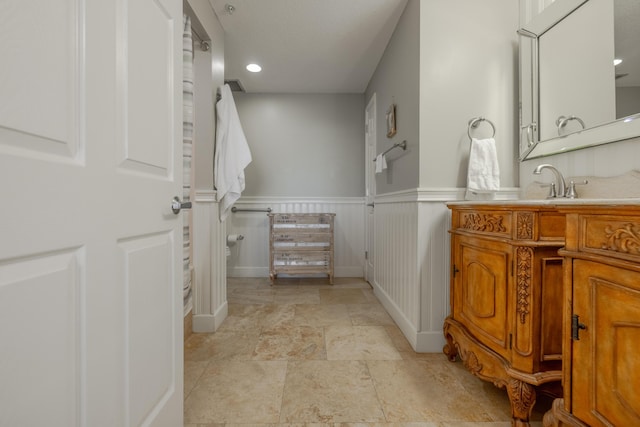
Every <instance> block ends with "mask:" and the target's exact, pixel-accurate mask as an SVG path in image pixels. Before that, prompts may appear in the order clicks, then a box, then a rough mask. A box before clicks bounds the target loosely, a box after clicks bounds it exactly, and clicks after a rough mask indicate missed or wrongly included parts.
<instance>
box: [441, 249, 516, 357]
mask: <svg viewBox="0 0 640 427" xmlns="http://www.w3.org/2000/svg"><path fill="white" fill-rule="evenodd" d="M458 238H459V239H460V245H459V246H460V252H459V256H460V260H459V261H457V262H456V265H459V266H460V267H459V270H460V271H459V272H458V273H457V276H456V280H457V281H456V286H459V287H460V290H461V291H460V292H457V293H456V295H458V297H457V298H458V300H456V301H455V302H454V316H455V318H456V319H460V321H461V322H462V323H463V324H464V325H465V326H466V327H467V328H468V329H469V331H470V332H471V333H472V334H474V335H476V336H478V339H481V340H482V342H484V343H486V344H487V345H488V346H489V347H490V348H491V349H492V350H494V351H496V352H497V353H499V354H500V355H502V356H503V357H505V358H506V359H507V360H510V354H509V351H508V332H509V330H510V328H509V316H508V313H509V307H510V304H509V303H508V295H509V292H508V289H507V283H508V275H507V274H508V266H509V262H510V252H509V248H508V247H502V246H501V245H499V244H492V243H490V242H482V244H481V245H476V244H475V241H474V240H473V239H469V240H466V239H464V238H461V237H458Z"/></svg>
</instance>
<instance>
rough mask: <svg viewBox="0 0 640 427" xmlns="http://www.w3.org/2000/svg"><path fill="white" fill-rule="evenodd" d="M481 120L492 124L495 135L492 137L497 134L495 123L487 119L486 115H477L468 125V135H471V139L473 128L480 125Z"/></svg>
mask: <svg viewBox="0 0 640 427" xmlns="http://www.w3.org/2000/svg"><path fill="white" fill-rule="evenodd" d="M480 122H487V123H489V124H490V125H491V129H493V135H491V138H493V137H494V136H496V127H495V126H494V125H493V123H492V122H491V120H489V119H485V118H484V117H476V118H474V119H471V120H469V126H468V127H467V135H469V139H470V140H471V139H473V138H472V137H471V129H472V128H473V129H475V128H477V127H478V125H480Z"/></svg>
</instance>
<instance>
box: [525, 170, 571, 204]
mask: <svg viewBox="0 0 640 427" xmlns="http://www.w3.org/2000/svg"><path fill="white" fill-rule="evenodd" d="M543 169H549V170H550V171H551V172H553V174H554V175H555V177H556V182H555V183H552V184H551V192H550V194H549V197H565V196H566V194H567V184H566V183H565V182H564V177H563V176H562V174H561V173H560V171H559V170H558V169H556V168H555V166H553V165H550V164H546V163H545V164H542V165H538V167H536V168H535V169H534V170H533V173H534V174H535V175H540V174H541V173H542V170H543Z"/></svg>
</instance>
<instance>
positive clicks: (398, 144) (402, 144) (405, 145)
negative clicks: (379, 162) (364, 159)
mask: <svg viewBox="0 0 640 427" xmlns="http://www.w3.org/2000/svg"><path fill="white" fill-rule="evenodd" d="M396 147H400V148H402V149H403V150H406V149H407V140H406V139H405V140H404V141H402V142H396V143H395V144H393V145H392V146H391V148H388V149H387V150H386V151H384V152H383V153H382V154H381V156H384V155H385V154H387V153H388V152H389V151H391V150H393V149H394V148H396ZM376 158H377V157H376ZM373 161H374V162H375V161H376V159H373Z"/></svg>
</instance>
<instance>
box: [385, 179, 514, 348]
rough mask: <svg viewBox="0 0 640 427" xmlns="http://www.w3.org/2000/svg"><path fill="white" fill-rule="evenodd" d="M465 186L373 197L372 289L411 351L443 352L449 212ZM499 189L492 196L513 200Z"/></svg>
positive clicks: (447, 293) (460, 196)
mask: <svg viewBox="0 0 640 427" xmlns="http://www.w3.org/2000/svg"><path fill="white" fill-rule="evenodd" d="M464 193H465V190H464V189H460V188H451V189H412V190H408V191H403V192H397V193H390V194H384V195H380V196H377V197H376V200H375V210H374V221H375V236H374V238H375V254H374V273H375V274H374V280H373V282H372V285H373V288H374V292H375V293H376V296H377V297H378V299H379V300H380V301H381V302H382V304H383V305H384V307H385V308H386V309H387V311H388V312H389V313H390V315H391V317H393V319H394V321H395V322H396V323H397V324H398V326H399V327H400V329H401V330H402V332H403V333H404V335H405V336H406V338H407V340H408V341H409V342H410V343H411V345H412V346H413V348H414V350H416V351H417V352H421V353H438V352H441V351H442V346H443V345H444V336H443V334H442V325H443V322H444V319H445V317H446V316H447V315H448V314H449V266H450V257H451V253H450V239H449V233H448V231H449V228H450V224H451V214H450V211H449V209H448V208H447V205H446V203H447V202H449V201H454V200H463V199H464ZM517 195H518V189H515V188H509V189H503V190H502V191H500V192H499V193H498V194H496V197H495V198H496V199H504V200H508V199H514V198H517Z"/></svg>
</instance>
